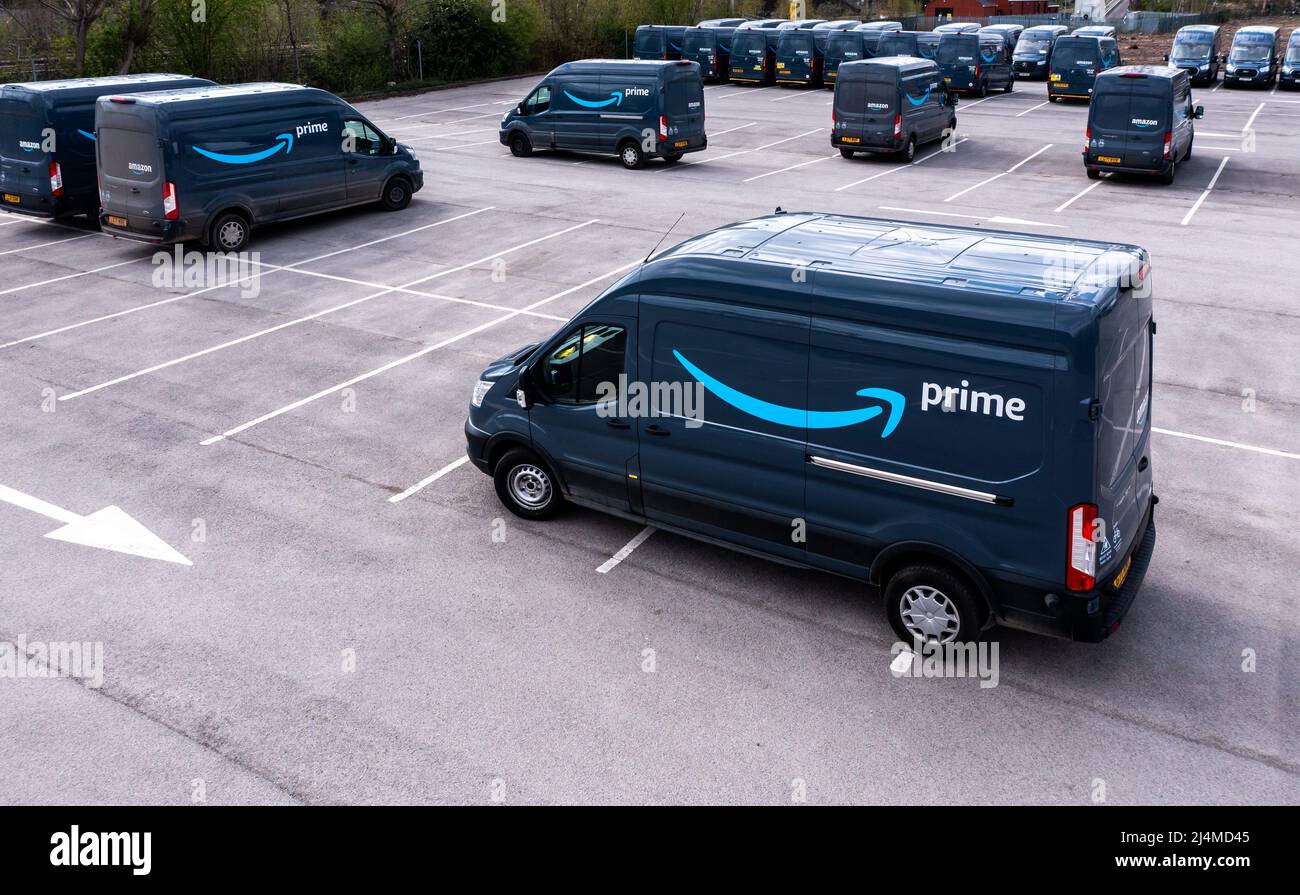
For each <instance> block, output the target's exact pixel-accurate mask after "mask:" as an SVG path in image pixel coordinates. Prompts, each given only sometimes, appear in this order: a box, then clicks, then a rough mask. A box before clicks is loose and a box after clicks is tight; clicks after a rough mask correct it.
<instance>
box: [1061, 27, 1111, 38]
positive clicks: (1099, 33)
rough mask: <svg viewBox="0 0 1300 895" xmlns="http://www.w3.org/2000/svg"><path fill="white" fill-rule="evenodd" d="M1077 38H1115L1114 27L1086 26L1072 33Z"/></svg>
mask: <svg viewBox="0 0 1300 895" xmlns="http://www.w3.org/2000/svg"><path fill="white" fill-rule="evenodd" d="M1070 33H1071V34H1073V35H1074V36H1075V37H1111V38H1113V37H1115V26H1114V25H1084V26H1083V27H1082V28H1075V29H1074V30H1073V31H1071V32H1070Z"/></svg>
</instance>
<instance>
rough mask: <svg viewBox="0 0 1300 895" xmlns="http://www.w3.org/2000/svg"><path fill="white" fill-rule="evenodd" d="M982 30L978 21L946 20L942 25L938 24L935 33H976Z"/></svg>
mask: <svg viewBox="0 0 1300 895" xmlns="http://www.w3.org/2000/svg"><path fill="white" fill-rule="evenodd" d="M979 30H980V26H979V24H977V23H976V22H945V23H944V24H942V25H936V26H935V28H934V33H935V34H974V33H976V32H977V31H979Z"/></svg>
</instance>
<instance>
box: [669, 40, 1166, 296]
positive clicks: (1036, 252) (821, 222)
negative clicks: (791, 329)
mask: <svg viewBox="0 0 1300 895" xmlns="http://www.w3.org/2000/svg"><path fill="white" fill-rule="evenodd" d="M854 64H856V63H854ZM701 256H704V257H716V258H728V259H733V260H734V259H744V260H750V261H755V262H766V263H769V264H771V263H775V264H787V265H789V266H791V267H799V268H803V267H808V266H813V267H814V269H819V270H820V269H828V270H834V271H838V272H841V273H850V274H858V275H861V276H863V277H867V278H872V279H879V280H889V281H892V282H894V283H903V284H910V285H916V286H943V287H948V288H959V289H962V290H965V291H969V292H971V293H976V294H981V295H987V294H991V293H998V294H1001V295H1005V296H1006V297H1007V298H1008V300H1017V301H1034V302H1043V301H1054V302H1055V301H1076V302H1083V303H1088V302H1094V303H1095V302H1097V301H1100V300H1101V299H1103V298H1104V297H1105V295H1106V294H1108V293H1109V292H1110V291H1111V290H1112V289H1113V287H1114V286H1115V285H1116V279H1117V276H1118V274H1117V273H1115V272H1117V271H1122V272H1124V273H1127V272H1129V271H1130V270H1131V268H1132V266H1133V264H1134V262H1135V261H1138V262H1141V263H1145V262H1146V258H1147V256H1146V252H1145V251H1144V250H1143V249H1142V248H1140V247H1138V246H1135V245H1126V244H1123V243H1109V242H1097V241H1093V240H1082V239H1072V238H1069V237H1054V236H1038V235H1033V234H1028V233H1010V232H990V231H988V230H980V229H976V228H973V227H956V226H951V225H947V224H928V223H915V222H911V221H893V220H884V219H880V218H864V217H852V216H849V215H839V214H822V213H813V212H799V213H777V214H772V215H766V216H764V217H759V218H753V219H751V220H748V221H740V222H738V223H735V224H729V225H727V226H725V227H720V228H718V229H717V230H712V231H710V232H707V233H703V234H700V235H699V236H696V237H693V238H692V239H688V240H686V241H685V242H683V243H681V244H680V245H677V246H674V247H673V248H671V249H668V250H666V251H665V252H663V253H662V254H660V255H658V256H657V257H656V258H655V259H654V260H653V261H650V262H648V263H647V264H646V265H645V266H644V267H643V270H644V271H645V272H646V274H651V273H653V274H654V275H657V276H673V275H674V273H675V272H674V270H673V268H674V267H676V266H678V265H679V264H680V265H681V266H682V268H683V273H684V275H690V276H693V277H697V278H698V276H699V265H698V263H692V262H690V261H689V260H688V259H698V258H699V257H701ZM1117 256H1118V257H1117ZM1099 262H1103V263H1102V264H1101V265H1100V266H1098V263H1099ZM1102 270H1105V271H1106V272H1107V273H1106V274H1105V275H1104V276H1099V271H1102Z"/></svg>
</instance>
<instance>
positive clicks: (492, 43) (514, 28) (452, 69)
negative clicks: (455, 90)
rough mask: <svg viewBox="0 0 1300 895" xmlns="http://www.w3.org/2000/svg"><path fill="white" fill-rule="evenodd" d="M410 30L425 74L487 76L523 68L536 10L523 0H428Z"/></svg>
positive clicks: (456, 78)
mask: <svg viewBox="0 0 1300 895" xmlns="http://www.w3.org/2000/svg"><path fill="white" fill-rule="evenodd" d="M414 32H415V35H414V36H415V38H416V39H418V40H419V42H420V54H421V56H422V58H423V61H424V76H425V77H426V78H429V77H433V78H437V79H439V80H444V81H461V80H467V79H470V78H491V77H496V76H499V75H504V74H511V73H514V72H518V71H522V70H525V65H524V63H526V62H527V61H528V60H529V56H530V49H529V47H530V44H531V42H532V40H531V38H532V36H533V35H534V34H535V32H536V16H535V10H534V7H532V6H531V5H529V4H527V3H524V2H521V0H491V2H489V0H426V2H425V3H423V4H421V6H420V7H419V10H418V12H417V13H416V20H415V27H414Z"/></svg>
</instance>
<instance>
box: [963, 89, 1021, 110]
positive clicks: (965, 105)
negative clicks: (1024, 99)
mask: <svg viewBox="0 0 1300 895" xmlns="http://www.w3.org/2000/svg"><path fill="white" fill-rule="evenodd" d="M1015 95H1016V94H1015V93H1014V92H1013V93H999V94H998V95H997V96H986V97H984V98H983V99H977V100H975V102H973V103H963V102H959V103H958V106H959V108H958V111H961V112H969V111H970V110H971V109H973V108H975V107H976V106H978V105H979V104H980V103H986V102H988V101H989V100H991V99H1006V98H1007V97H1008V96H1015ZM1021 95H1023V94H1021Z"/></svg>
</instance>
